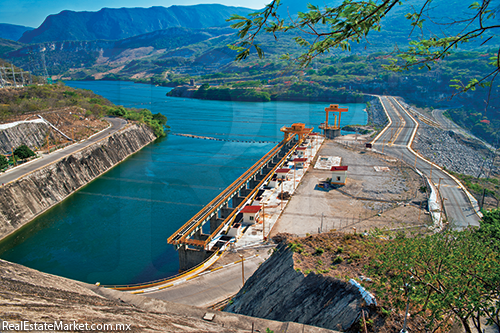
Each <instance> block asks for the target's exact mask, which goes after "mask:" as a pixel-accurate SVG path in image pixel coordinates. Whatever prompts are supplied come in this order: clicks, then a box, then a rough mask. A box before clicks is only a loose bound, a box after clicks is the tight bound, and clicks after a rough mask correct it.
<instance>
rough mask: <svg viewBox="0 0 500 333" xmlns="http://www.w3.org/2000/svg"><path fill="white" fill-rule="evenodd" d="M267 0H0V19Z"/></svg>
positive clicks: (33, 23) (25, 20)
mask: <svg viewBox="0 0 500 333" xmlns="http://www.w3.org/2000/svg"><path fill="white" fill-rule="evenodd" d="M269 2H270V0H163V1H161V0H141V1H139V0H85V1H82V0H74V1H68V0H0V23H9V24H17V25H24V26H27V27H32V28H38V27H39V26H40V25H41V24H42V23H43V21H44V20H45V18H46V17H47V16H49V15H51V14H57V13H59V12H61V11H63V10H73V11H92V12H94V11H98V10H100V9H101V8H104V7H107V8H121V7H143V8H148V7H153V6H163V7H170V6H172V5H196V4H200V3H220V4H223V5H226V6H236V7H247V8H254V9H259V8H263V7H264V6H265V5H266V4H267V3H269Z"/></svg>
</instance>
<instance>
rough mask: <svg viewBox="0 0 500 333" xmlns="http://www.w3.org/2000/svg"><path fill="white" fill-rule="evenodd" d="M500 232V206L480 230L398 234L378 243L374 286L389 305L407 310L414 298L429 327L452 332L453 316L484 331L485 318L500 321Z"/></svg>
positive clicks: (416, 312) (413, 304)
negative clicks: (483, 321)
mask: <svg viewBox="0 0 500 333" xmlns="http://www.w3.org/2000/svg"><path fill="white" fill-rule="evenodd" d="M499 230H500V213H499V212H498V210H497V211H492V212H490V213H487V214H486V215H485V218H484V220H483V221H482V222H481V228H480V229H479V230H477V229H466V230H463V231H451V230H447V231H444V232H441V233H436V234H432V235H425V236H418V235H413V236H411V235H410V236H408V235H404V234H397V235H395V236H396V237H395V238H393V239H392V240H390V241H385V242H376V243H377V245H375V252H374V253H375V254H374V256H373V257H372V258H373V261H372V264H371V276H373V277H375V278H374V282H373V285H372V287H371V288H374V291H375V292H376V294H377V295H379V297H381V298H382V299H383V300H384V302H386V303H385V306H386V307H387V306H389V307H392V308H394V309H396V310H399V311H404V309H405V307H406V303H407V302H409V304H410V312H411V313H412V315H413V316H415V315H420V316H423V317H424V318H426V322H427V329H429V330H435V329H437V328H438V327H441V328H442V329H443V330H445V331H447V330H448V329H449V327H450V326H451V322H452V321H451V320H450V319H451V318H453V317H454V318H456V319H458V320H459V321H460V322H461V323H462V325H463V327H464V328H465V331H466V332H472V329H473V327H475V328H476V329H477V331H478V332H481V331H482V330H481V325H482V324H481V323H480V322H479V320H478V319H479V318H480V317H482V318H484V319H487V320H488V322H489V323H496V324H498V323H499V319H500V317H499V313H500V303H499V302H498V298H499V296H500V252H498V245H499V244H500V243H499V240H500V239H499V238H498V237H499V236H500V233H499V232H498V231H499ZM471 323H472V325H471Z"/></svg>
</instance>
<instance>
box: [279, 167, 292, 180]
mask: <svg viewBox="0 0 500 333" xmlns="http://www.w3.org/2000/svg"><path fill="white" fill-rule="evenodd" d="M289 174H290V169H288V168H282V169H278V170H276V177H277V178H278V179H285V180H287V179H288V175H289Z"/></svg>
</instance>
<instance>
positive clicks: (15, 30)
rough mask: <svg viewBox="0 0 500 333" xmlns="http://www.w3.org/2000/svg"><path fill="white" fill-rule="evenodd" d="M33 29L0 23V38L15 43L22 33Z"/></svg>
mask: <svg viewBox="0 0 500 333" xmlns="http://www.w3.org/2000/svg"><path fill="white" fill-rule="evenodd" d="M33 29H34V28H31V27H25V26H23V25H16V24H7V23H0V38H3V39H10V40H13V41H16V40H18V39H19V38H21V36H22V35H23V33H25V32H26V31H30V30H33Z"/></svg>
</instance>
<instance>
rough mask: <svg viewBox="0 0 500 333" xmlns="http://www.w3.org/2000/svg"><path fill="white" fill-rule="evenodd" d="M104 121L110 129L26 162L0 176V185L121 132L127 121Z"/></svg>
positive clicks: (116, 119)
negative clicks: (108, 124) (109, 124)
mask: <svg viewBox="0 0 500 333" xmlns="http://www.w3.org/2000/svg"><path fill="white" fill-rule="evenodd" d="M104 119H106V120H107V121H108V122H110V123H111V126H110V127H108V128H106V129H105V130H103V131H101V132H99V133H97V134H96V135H94V136H92V137H91V138H89V139H87V140H85V141H83V142H78V143H75V144H72V145H71V146H68V147H66V148H64V149H59V150H56V151H55V152H53V153H51V154H44V155H43V157H42V158H38V159H36V160H33V161H31V162H28V163H26V164H23V165H20V166H18V167H16V168H13V169H11V170H8V171H7V172H5V173H4V174H2V175H0V183H2V184H7V183H9V182H12V181H14V180H16V179H18V178H21V177H24V176H25V175H27V174H28V173H30V172H33V171H35V170H37V169H40V168H43V167H45V166H47V165H49V164H50V163H53V162H55V161H57V160H59V159H61V158H64V157H66V156H68V155H71V154H73V153H74V152H76V151H78V150H80V149H82V148H85V147H87V146H90V145H91V144H94V143H96V142H97V141H99V140H102V139H103V138H105V137H107V136H109V135H112V134H114V133H115V132H117V131H119V130H121V129H122V128H123V127H124V126H125V125H126V124H127V121H126V120H124V119H121V118H111V117H105V118H104Z"/></svg>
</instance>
